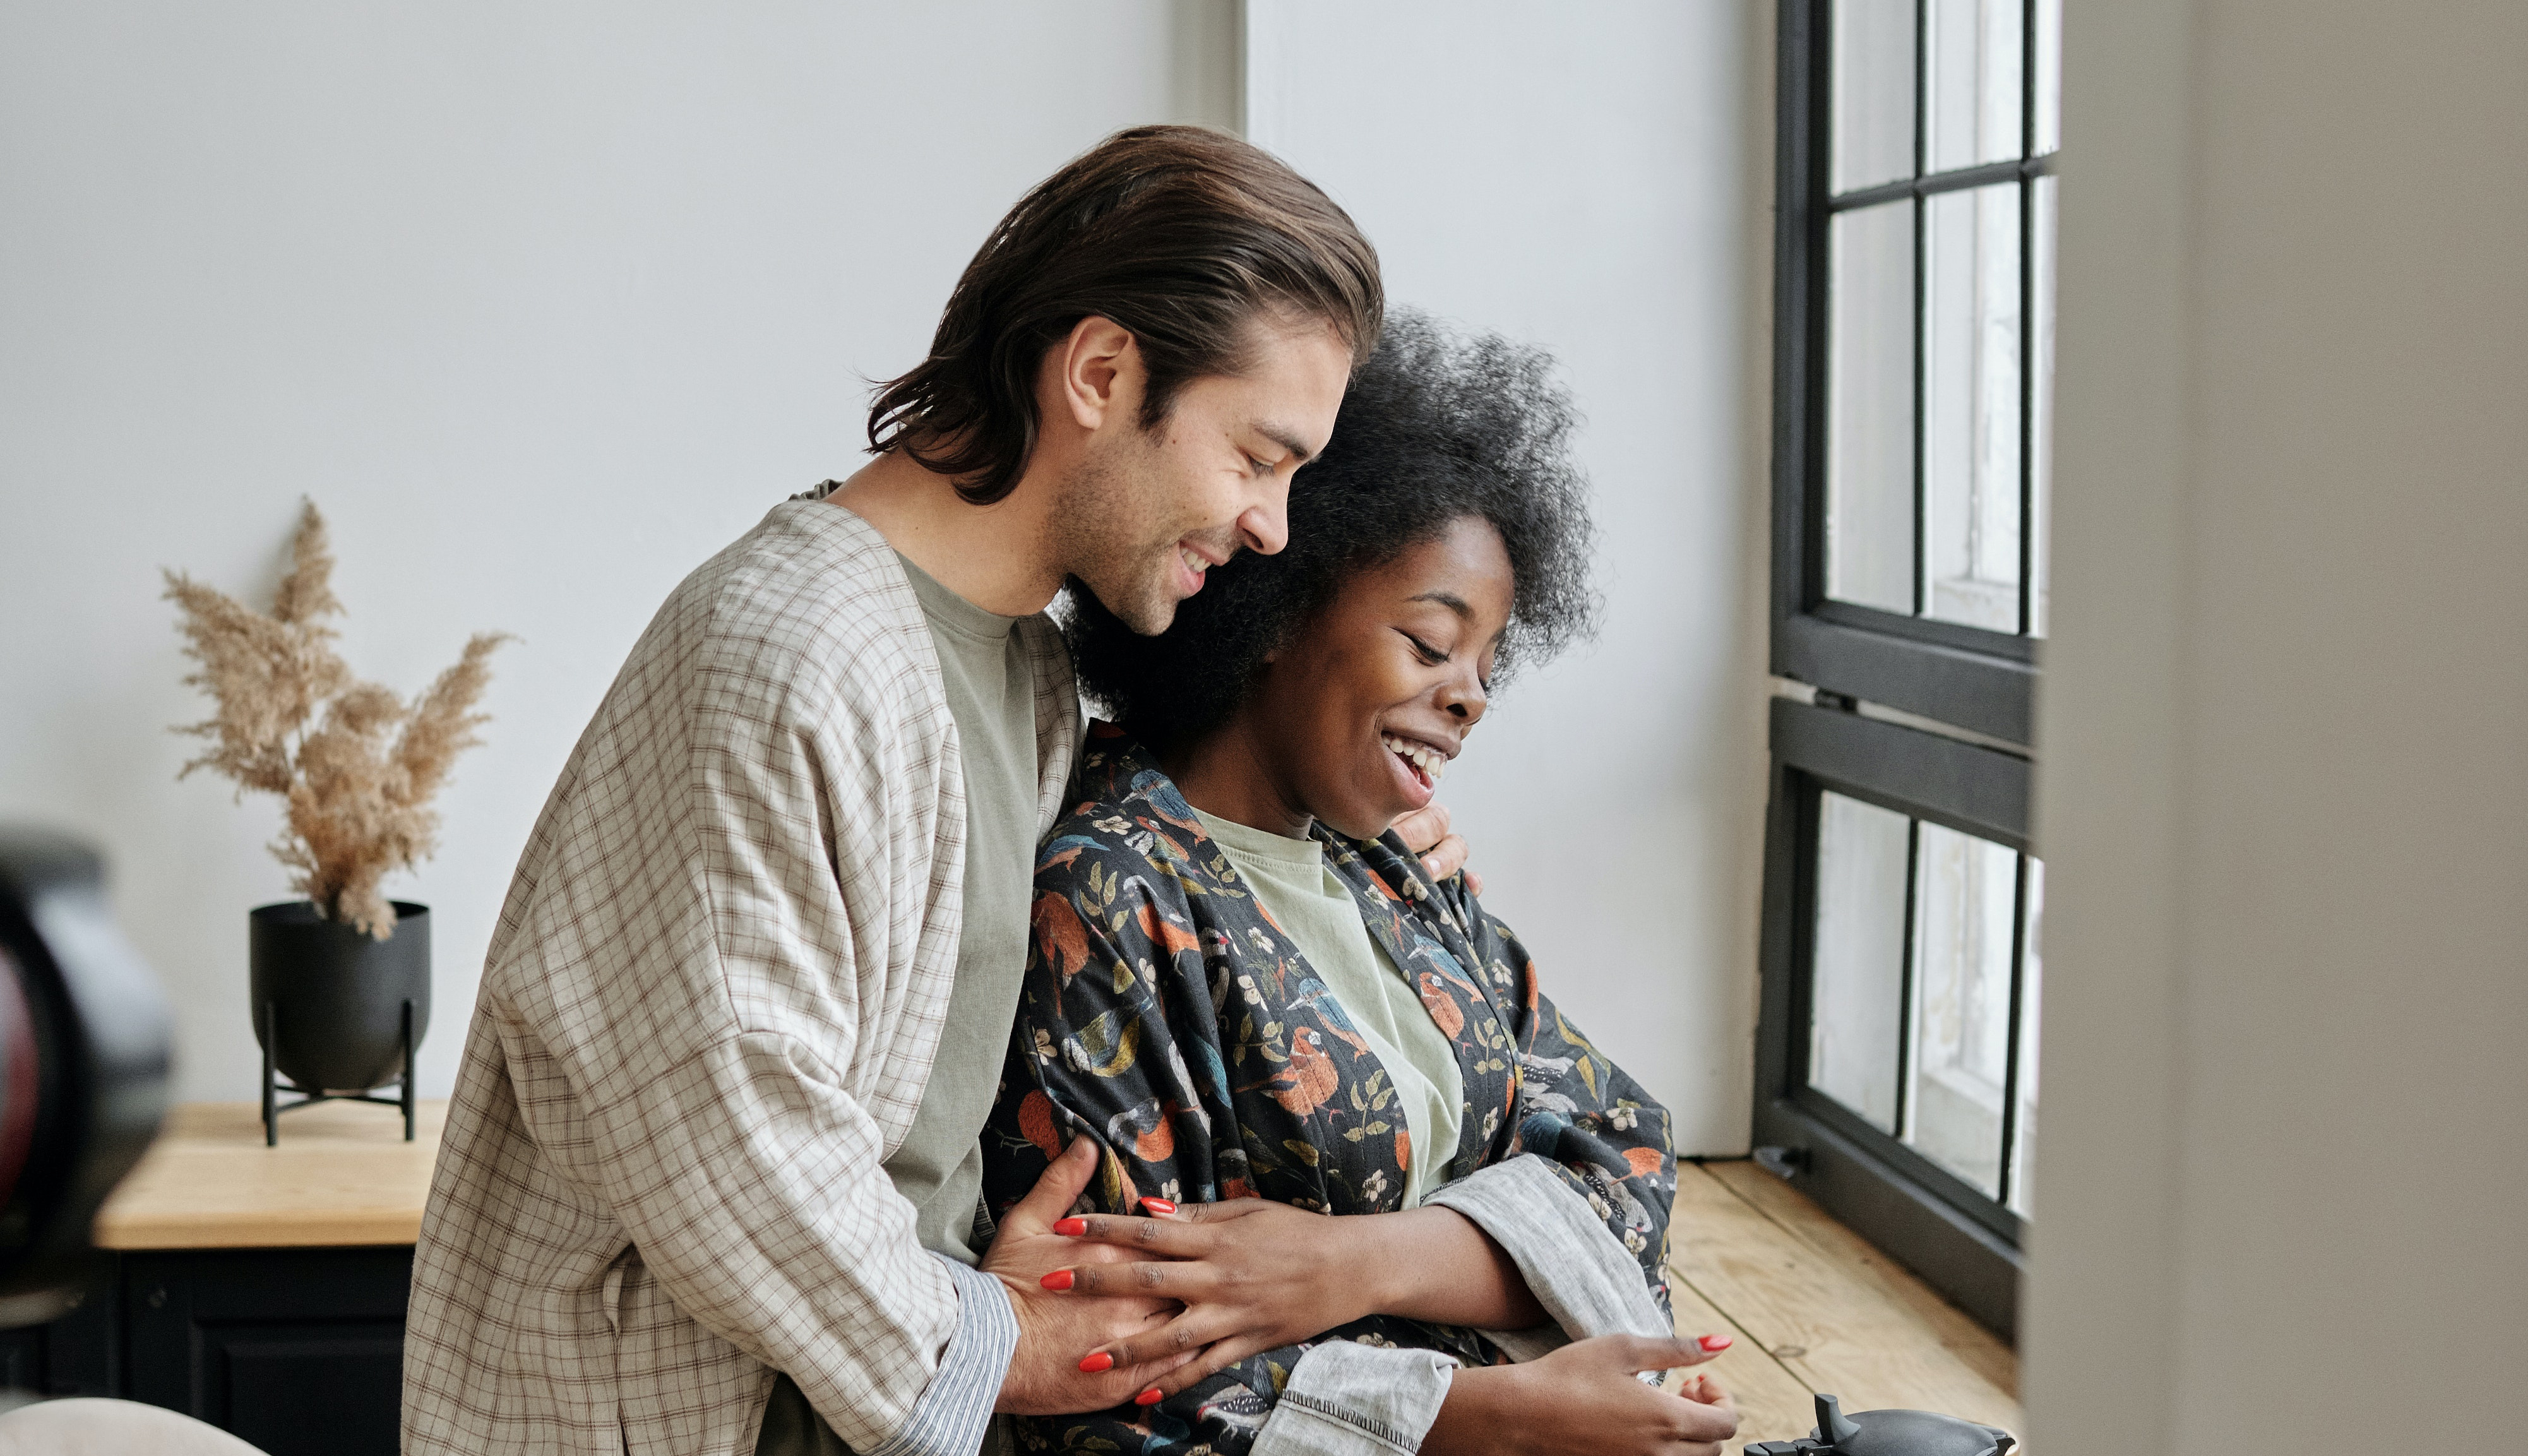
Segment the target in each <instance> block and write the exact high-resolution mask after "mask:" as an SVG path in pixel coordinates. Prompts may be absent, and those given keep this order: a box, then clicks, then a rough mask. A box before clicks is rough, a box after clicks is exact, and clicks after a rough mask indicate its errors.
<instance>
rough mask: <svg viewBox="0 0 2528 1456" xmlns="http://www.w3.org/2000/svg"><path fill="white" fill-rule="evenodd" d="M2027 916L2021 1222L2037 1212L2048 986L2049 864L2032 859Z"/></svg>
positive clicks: (2017, 1192) (2014, 1194) (2017, 1205)
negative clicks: (2039, 1023) (2042, 1028)
mask: <svg viewBox="0 0 2528 1456" xmlns="http://www.w3.org/2000/svg"><path fill="white" fill-rule="evenodd" d="M2026 913H2027V917H2028V924H2027V927H2026V928H2025V929H2023V930H2022V931H2021V932H2020V933H2021V934H2022V935H2024V936H2026V937H2027V940H2028V947H2027V949H2026V951H2024V952H2023V953H2022V954H2023V956H2024V957H2025V958H2026V963H2025V964H2024V965H2023V966H2022V967H2021V969H2020V973H2019V1126H2018V1129H2017V1130H2016V1131H2015V1132H2014V1133H2013V1134H2012V1137H2011V1149H2010V1211H2011V1212H2012V1213H2015V1214H2017V1215H2019V1216H2020V1217H2021V1218H2023V1219H2028V1218H2033V1217H2035V1212H2036V1206H2035V1201H2034V1199H2033V1197H2032V1196H2031V1192H2032V1190H2033V1189H2034V1187H2035V1185H2036V1179H2035V1177H2034V1175H2033V1170H2034V1165H2035V1159H2036V1004H2037V1001H2038V1000H2039V992H2040V991H2041V990H2042V988H2043V986H2044V984H2045V976H2044V968H2045V957H2044V954H2043V952H2044V941H2045V866H2044V864H2043V863H2041V862H2040V861H2038V860H2034V859H2030V860H2028V910H2027V912H2026Z"/></svg>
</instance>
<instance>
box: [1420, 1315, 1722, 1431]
mask: <svg viewBox="0 0 2528 1456" xmlns="http://www.w3.org/2000/svg"><path fill="white" fill-rule="evenodd" d="M1711 1358H1712V1352H1710V1351H1707V1350H1705V1349H1703V1348H1702V1347H1701V1345H1699V1344H1698V1343H1697V1342H1695V1341H1693V1340H1684V1339H1648V1338H1645V1337H1643V1336H1641V1335H1637V1334H1606V1335H1600V1336H1599V1337H1598V1338H1596V1339H1584V1340H1578V1341H1575V1342H1574V1343H1571V1344H1567V1345H1564V1346H1563V1347H1562V1348H1561V1349H1559V1350H1556V1351H1554V1353H1553V1354H1551V1355H1548V1356H1546V1357H1545V1358H1544V1359H1542V1360H1538V1361H1536V1362H1534V1363H1532V1364H1528V1365H1494V1366H1486V1367H1484V1368H1483V1369H1480V1370H1461V1371H1458V1372H1457V1373H1456V1374H1455V1375H1454V1376H1452V1377H1451V1378H1449V1381H1448V1400H1447V1401H1446V1402H1444V1403H1443V1404H1442V1405H1441V1407H1440V1416H1439V1419H1438V1420H1436V1421H1434V1422H1432V1423H1431V1431H1430V1433H1429V1434H1428V1435H1425V1436H1424V1437H1423V1438H1422V1449H1423V1451H1424V1452H1426V1453H1428V1456H1721V1443H1722V1442H1724V1441H1726V1440H1728V1439H1729V1438H1730V1437H1731V1436H1734V1435H1736V1434H1737V1433H1738V1407H1737V1405H1736V1404H1735V1403H1734V1402H1732V1401H1731V1400H1730V1399H1729V1393H1728V1392H1727V1391H1725V1390H1723V1389H1721V1388H1720V1386H1719V1385H1718V1384H1717V1383H1716V1382H1714V1381H1713V1380H1712V1378H1711V1377H1710V1376H1697V1377H1696V1378H1693V1379H1691V1380H1689V1381H1687V1382H1686V1383H1685V1386H1684V1393H1682V1394H1678V1395H1670V1394H1668V1393H1667V1392H1665V1391H1662V1390H1657V1389H1654V1388H1652V1387H1651V1386H1648V1385H1645V1384H1643V1383H1642V1382H1641V1381H1639V1380H1637V1379H1635V1378H1633V1375H1634V1372H1636V1371H1645V1370H1669V1369H1672V1368H1674V1367H1676V1366H1680V1365H1693V1364H1697V1363H1699V1362H1701V1361H1705V1360H1709V1359H1711Z"/></svg>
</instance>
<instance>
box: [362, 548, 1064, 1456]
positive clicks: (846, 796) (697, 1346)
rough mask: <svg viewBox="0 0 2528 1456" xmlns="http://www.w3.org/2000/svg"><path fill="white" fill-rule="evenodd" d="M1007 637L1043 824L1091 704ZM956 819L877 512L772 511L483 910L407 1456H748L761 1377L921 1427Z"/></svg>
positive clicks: (928, 1360) (661, 631)
mask: <svg viewBox="0 0 2528 1456" xmlns="http://www.w3.org/2000/svg"><path fill="white" fill-rule="evenodd" d="M1021 631H1022V634H1023V639H1024V642H1025V646H1026V649H1027V654H1028V658H1029V661H1030V663H1031V665H1032V667H1033V670H1034V676H1035V719H1036V743H1037V752H1038V760H1039V770H1040V775H1039V779H1040V784H1041V793H1040V811H1041V812H1040V822H1039V824H1038V828H1039V829H1041V828H1042V827H1043V826H1044V825H1045V824H1049V823H1050V822H1051V821H1052V819H1053V817H1054V816H1055V814H1056V813H1058V812H1059V810H1060V809H1061V807H1062V805H1063V796H1064V790H1065V783H1066V780H1067V778H1068V776H1069V774H1070V770H1071V763H1072V757H1073V753H1074V750H1075V748H1076V746H1077V743H1078V740H1079V707H1078V702H1077V699H1076V696H1075V689H1074V686H1073V682H1072V676H1071V668H1070V664H1069V661H1068V659H1067V658H1066V656H1065V655H1064V653H1063V650H1062V647H1061V642H1060V639H1059V637H1058V636H1057V635H1056V633H1055V631H1054V628H1053V626H1052V624H1051V623H1050V622H1049V621H1047V620H1045V619H1043V618H1041V617H1039V618H1036V619H1033V620H1030V621H1028V622H1027V623H1025V624H1023V625H1022V628H1021ZM965 831H966V814H965V788H964V776H963V774H962V773H961V771H960V769H959V764H958V747H957V731H956V727H955V725H954V723H953V722H952V721H951V719H950V717H949V712H948V705H947V700H946V698H945V696H944V693H943V690H942V687H941V683H940V675H939V667H938V663H937V660H936V658H935V657H934V656H933V654H932V650H931V644H930V635H929V630H928V628H927V626H926V625H925V624H924V622H923V619H922V609H921V606H920V604H919V602H918V601H917V600H916V599H915V598H914V595H913V591H912V589H911V587H910V586H908V585H907V584H906V582H905V579H904V574H903V570H902V567H901V566H900V565H899V564H898V562H897V560H896V558H895V555H894V553H893V551H892V550H890V549H889V547H888V546H887V544H886V542H885V541H884V540H883V539H882V538H880V537H879V535H878V534H877V532H876V531H875V530H874V529H872V528H871V527H870V526H869V525H868V523H866V522H864V521H863V520H861V519H860V517H858V516H856V515H853V514H851V513H850V512H849V511H846V510H844V509H842V508H840V507H838V506H834V505H831V504H826V503H823V502H821V501H814V500H806V499H801V500H792V501H789V502H785V503H784V504H781V505H779V506H776V507H774V508H773V510H772V512H771V513H770V514H769V515H767V516H765V517H764V521H763V523H762V524H761V525H759V526H757V527H756V528H755V529H754V530H753V531H751V532H749V533H748V534H747V535H745V536H744V537H742V538H740V539H739V540H738V541H737V542H736V543H735V544H733V545H731V546H729V547H728V548H727V549H725V550H723V551H721V552H720V553H719V554H718V555H716V556H714V557H712V558H711V560H710V561H709V562H707V563H705V564H704V565H703V566H702V568H701V569H699V570H697V571H696V572H695V573H694V574H693V575H692V576H691V577H688V578H687V579H686V580H685V582H684V583H683V584H682V585H681V586H679V587H678V588H677V589H676V591H675V594H674V595H673V596H672V597H670V598H668V600H667V603H666V605H665V606H664V607H662V608H661V609H660V610H659V612H658V617H657V619H656V620H654V621H653V622H652V623H651V624H650V628H649V630H648V631H647V632H646V633H645V634H644V635H643V636H642V638H641V641H640V643H639V645H638V646H636V647H635V648H634V649H633V650H632V655H631V658H630V660H628V661H627V662H625V663H624V665H623V670H622V672H621V673H620V674H619V675H618V676H617V677H616V678H615V681H614V685H613V687H612V688H611V689H610V690H609V691H608V692H607V694H606V701H605V702H604V704H603V705H602V706H601V707H600V708H599V709H598V712H597V716H596V718H595V720H594V721H593V722H591V723H590V724H589V727H588V730H587V732H586V733H585V734H584V735H583V736H582V737H581V739H580V741H579V745H578V747H577V749H576V750H574V751H573V753H572V754H571V757H570V761H569V764H568V766H567V767H565V768H564V770H563V772H562V776H561V781H560V782H559V783H558V784H557V785H556V786H555V787H554V789H553V797H552V798H551V800H550V801H548V802H547V804H546V806H545V808H544V812H543V815H542V816H541V818H540V819H539V820H538V821H537V824H536V828H535V832H534V835H533V837H532V838H531V839H530V841H529V843H528V845H527V849H526V853H525V855H524V857H523V858H521V859H520V861H519V864H518V870H517V875H516V878H515V880H514V881H513V882H512V884H511V887H510V890H509V895H508V899H507V902H506V903H505V905H504V906H503V907H502V910H501V913H500V926H499V929H498V931H497V932H496V934H495V936H494V939H493V942H492V947H491V954H490V956H489V959H488V960H487V962H486V963H485V966H484V972H483V982H482V990H481V993H480V995H479V996H478V998H477V1000H476V1004H475V1010H474V1016H473V1020H472V1024H471V1025H470V1027H469V1028H468V1031H467V1036H466V1044H465V1056H464V1062H463V1066H462V1067H461V1069H460V1071H459V1072H458V1076H457V1083H456V1093H455V1099H454V1103H453V1105H452V1106H451V1107H450V1108H449V1110H448V1129H447V1134H446V1140H445V1142H444V1144H443V1145H442V1148H441V1152H440V1157H439V1166H438V1170H437V1173H436V1175H435V1176H434V1178H433V1179H432V1182H431V1190H430V1203H429V1207H428V1211H427V1213H426V1214H425V1216H424V1218H423V1221H422V1231H421V1239H420V1245H419V1248H418V1250H417V1251H416V1255H415V1261H414V1267H413V1289H412V1304H411V1309H410V1315H409V1319H408V1325H407V1334H406V1337H405V1345H404V1415H403V1420H404V1428H403V1430H404V1450H405V1451H406V1452H407V1453H414V1456H437V1453H449V1456H454V1453H463V1456H498V1453H508V1452H538V1453H544V1452H570V1453H582V1452H586V1453H596V1452H616V1451H626V1450H628V1451H631V1452H637V1453H649V1452H658V1453H666V1452H673V1453H677V1456H724V1453H732V1452H746V1451H751V1450H752V1448H753V1441H754V1439H755V1432H756V1429H757V1424H758V1423H759V1422H760V1420H761V1419H762V1413H763V1410H764V1404H765V1400H766V1398H767V1395H768V1392H769V1390H770V1388H771V1384H772V1379H773V1372H774V1370H775V1369H779V1370H785V1371H788V1372H789V1373H790V1375H791V1377H792V1378H794V1379H796V1380H797V1381H798V1383H799V1385H800V1387H801V1389H802V1390H803V1391H804V1392H805V1393H806V1394H807V1396H808V1399H809V1401H810V1402H811V1403H812V1404H813V1405H815V1407H816V1410H817V1412H818V1413H819V1414H821V1415H822V1416H823V1417H824V1418H825V1420H826V1422H827V1423H828V1424H829V1425H831V1426H832V1427H833V1429H834V1430H835V1432H836V1433H837V1434H839V1435H840V1436H841V1437H842V1438H843V1439H844V1440H845V1441H847V1442H848V1443H850V1444H851V1446H852V1447H853V1448H854V1449H856V1450H859V1451H863V1452H876V1451H883V1450H888V1449H890V1448H892V1449H897V1450H903V1449H918V1448H919V1447H920V1446H921V1445H922V1442H921V1441H918V1440H914V1439H911V1438H910V1436H909V1434H908V1423H909V1422H913V1421H914V1420H915V1418H916V1416H917V1414H918V1413H917V1406H919V1405H921V1404H922V1402H923V1397H924V1394H925V1387H926V1386H928V1385H929V1383H930V1381H931V1377H932V1375H933V1373H934V1371H936V1370H937V1369H939V1367H940V1364H941V1361H942V1359H943V1358H949V1359H952V1360H953V1359H954V1358H956V1354H955V1352H954V1351H947V1353H946V1355H945V1356H944V1357H943V1350H945V1349H946V1347H947V1346H948V1344H949V1342H950V1340H951V1337H952V1335H957V1334H958V1333H959V1330H960V1294H959V1289H960V1285H961V1284H962V1283H964V1281H966V1280H971V1279H973V1278H974V1275H973V1274H969V1273H965V1272H962V1271H960V1272H958V1274H957V1275H956V1276H955V1280H954V1281H952V1274H951V1272H950V1270H949V1267H948V1266H947V1264H946V1263H945V1261H943V1260H941V1259H939V1258H937V1257H935V1256H933V1255H930V1254H928V1253H926V1252H924V1251H923V1250H922V1248H921V1246H920V1245H919V1244H918V1243H917V1242H916V1241H915V1238H914V1234H913V1208H912V1206H911V1205H910V1204H909V1203H907V1202H906V1201H905V1200H904V1199H902V1198H901V1197H899V1196H898V1195H897V1194H896V1193H895V1191H894V1189H893V1186H892V1185H891V1184H890V1183H889V1182H888V1180H887V1177H886V1174H885V1173H884V1172H883V1171H882V1170H880V1167H879V1165H880V1164H881V1163H883V1162H884V1160H885V1159H886V1158H887V1156H888V1155H889V1154H890V1153H892V1152H893V1151H894V1149H895V1147H896V1145H897V1144H898V1143H899V1142H901V1141H902V1139H903V1138H904V1135H905V1132H906V1130H907V1129H908V1128H909V1127H910V1125H911V1124H912V1121H913V1116H914V1112H915V1110H916V1109H917V1108H918V1107H919V1105H920V1103H921V1099H922V1085H923V1083H924V1081H925V1079H926V1077H927V1075H928V1072H929V1068H930V1062H931V1057H932V1054H933V1053H934V1051H935V1050H936V1048H937V1046H938V1041H939V1032H940V1021H941V1017H942V1015H943V1014H944V1013H945V1011H946V1008H947V1005H948V994H949V990H950V986H951V984H952V982H953V981H954V978H955V971H956V964H957V937H958V913H959V900H960V893H961V889H962V886H963V877H964V863H965ZM966 1287H967V1288H968V1289H969V1290H970V1291H971V1289H972V1286H971V1285H966ZM986 1287H987V1289H988V1287H989V1286H986ZM984 1298H985V1300H986V1301H988V1300H990V1299H992V1298H997V1295H996V1294H993V1293H987V1294H986V1295H985V1296H984ZM996 1316H997V1318H998V1319H1000V1320H1002V1321H1003V1322H1006V1321H1007V1319H1008V1313H1007V1309H1006V1306H1003V1307H1001V1308H1000V1309H999V1310H998V1311H997V1312H996ZM1010 1333H1011V1335H1013V1336H1014V1334H1015V1329H1014V1326H1013V1327H1011V1329H1010ZM999 1358H1000V1360H1001V1361H1002V1362H1004V1363H1005V1362H1006V1360H1007V1347H1006V1345H1004V1346H1002V1348H1001V1353H1000V1357H999ZM943 1383H946V1382H943ZM991 1384H992V1386H993V1389H992V1390H987V1391H983V1392H982V1393H981V1395H982V1398H983V1399H984V1400H985V1401H986V1402H987V1403H988V1401H989V1399H990V1397H991V1395H992V1394H994V1393H996V1391H997V1386H998V1378H997V1372H994V1373H993V1378H992V1380H991Z"/></svg>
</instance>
